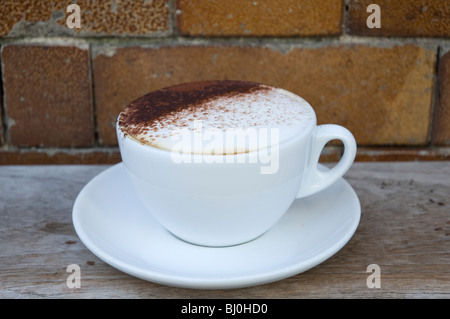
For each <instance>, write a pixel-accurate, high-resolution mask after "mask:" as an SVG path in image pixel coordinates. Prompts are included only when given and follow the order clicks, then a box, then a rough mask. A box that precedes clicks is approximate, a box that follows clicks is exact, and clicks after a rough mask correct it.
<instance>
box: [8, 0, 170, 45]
mask: <svg viewBox="0 0 450 319" xmlns="http://www.w3.org/2000/svg"><path fill="white" fill-rule="evenodd" d="M72 3H76V4H78V5H79V6H80V13H81V14H80V16H81V28H80V29H77V28H74V29H69V28H68V27H67V25H66V20H67V18H68V17H69V15H71V14H72V12H66V11H67V6H68V5H69V4H72ZM168 3H169V0H153V1H146V0H139V1H126V0H105V1H91V0H78V1H67V0H65V1H62V0H54V1H47V0H21V1H1V5H0V36H4V37H6V36H7V37H23V36H73V35H76V36H105V35H106V36H111V35H133V36H153V35H158V34H160V33H167V32H169V31H170V29H171V27H170V18H169V12H170V11H169V4H168Z"/></svg>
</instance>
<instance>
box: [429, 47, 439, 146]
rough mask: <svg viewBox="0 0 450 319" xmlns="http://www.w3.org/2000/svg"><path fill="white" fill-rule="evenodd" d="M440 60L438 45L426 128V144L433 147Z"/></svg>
mask: <svg viewBox="0 0 450 319" xmlns="http://www.w3.org/2000/svg"><path fill="white" fill-rule="evenodd" d="M440 59H441V47H440V46H439V45H438V46H437V49H436V61H435V64H434V77H433V87H432V95H431V101H430V103H431V107H430V119H429V127H428V144H429V145H430V146H433V132H434V124H435V113H436V110H437V108H438V104H439V103H440V92H439V63H440Z"/></svg>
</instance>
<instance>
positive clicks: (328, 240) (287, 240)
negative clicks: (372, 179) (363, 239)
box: [73, 163, 361, 289]
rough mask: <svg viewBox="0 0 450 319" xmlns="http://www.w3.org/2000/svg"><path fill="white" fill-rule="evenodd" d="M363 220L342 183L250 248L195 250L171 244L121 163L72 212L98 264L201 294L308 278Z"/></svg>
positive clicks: (308, 201) (300, 206) (303, 203)
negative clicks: (298, 276) (201, 291)
mask: <svg viewBox="0 0 450 319" xmlns="http://www.w3.org/2000/svg"><path fill="white" fill-rule="evenodd" d="M174 200H176V198H174ZM360 216H361V207H360V203H359V199H358V197H357V195H356V193H355V192H354V190H353V189H352V187H351V186H350V185H349V184H348V183H347V182H346V181H345V180H344V179H342V178H341V179H340V180H338V181H337V182H336V183H335V184H333V185H331V186H330V187H329V188H327V189H325V190H323V191H321V192H320V193H317V194H315V195H312V196H309V197H307V198H304V199H301V200H296V201H295V202H294V203H293V204H292V206H291V208H290V209H289V210H288V212H287V213H286V215H284V216H283V218H282V219H281V220H280V221H279V222H278V224H276V225H275V226H274V227H273V228H272V229H270V230H269V231H268V232H266V233H265V234H264V235H262V236H261V237H259V238H257V239H255V240H253V241H251V242H248V243H245V244H242V245H238V246H233V247H225V248H209V247H201V246H196V245H192V244H188V243H186V242H183V241H181V240H179V239H177V238H175V237H174V236H172V235H171V234H170V233H169V232H167V231H166V230H165V229H164V228H163V227H162V226H160V225H159V224H158V223H157V222H156V221H155V220H154V219H153V218H152V216H151V215H150V214H149V213H147V212H146V210H145V208H144V207H143V206H142V205H141V204H140V202H139V200H138V199H137V197H136V196H135V194H134V193H133V191H132V186H131V184H130V181H129V179H128V175H127V174H126V171H125V168H124V166H123V164H122V163H120V164H117V165H114V166H112V167H111V168H108V169H107V170H105V171H104V172H102V173H100V174H99V175H97V176H96V177H95V178H93V179H92V180H91V181H90V182H89V183H88V184H87V185H86V186H85V187H84V188H83V189H82V191H81V192H80V194H79V195H78V197H77V199H76V201H75V204H74V207H73V223H74V227H75V230H76V232H77V234H78V236H79V238H80V239H81V241H82V242H83V243H84V244H85V245H86V247H87V248H88V249H89V250H91V251H92V252H93V253H94V254H95V255H97V257H99V258H100V259H102V260H103V261H105V262H106V263H108V264H110V265H111V266H113V267H115V268H117V269H119V270H121V271H123V272H125V273H128V274H130V275H133V276H135V277H138V278H142V279H145V280H148V281H152V282H156V283H160V284H164V285H168V286H176V287H185V288H196V289H226V288H239V287H248V286H254V285H260V284H264V283H269V282H273V281H277V280H281V279H284V278H287V277H290V276H293V275H296V274H299V273H301V272H304V271H306V270H308V269H310V268H312V267H314V266H316V265H318V264H320V263H321V262H323V261H325V260H326V259H328V258H329V257H331V256H332V255H334V254H335V253H336V252H337V251H339V250H340V249H341V248H342V247H343V246H344V245H345V244H346V243H347V242H348V241H349V240H350V238H351V237H352V235H353V233H354V232H355V230H356V228H357V227H358V224H359V220H360Z"/></svg>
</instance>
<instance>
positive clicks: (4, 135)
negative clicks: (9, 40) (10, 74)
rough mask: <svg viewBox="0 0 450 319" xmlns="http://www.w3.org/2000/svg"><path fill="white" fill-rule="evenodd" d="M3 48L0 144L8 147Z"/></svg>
mask: <svg viewBox="0 0 450 319" xmlns="http://www.w3.org/2000/svg"><path fill="white" fill-rule="evenodd" d="M2 52H3V46H1V47H0V94H1V97H2V99H1V101H0V104H1V105H0V114H1V117H2V121H1V124H2V140H1V141H0V142H1V144H2V147H8V145H9V140H10V138H9V128H8V113H7V112H6V92H5V84H4V83H5V81H4V79H5V77H4V63H3V58H2V56H3V54H2Z"/></svg>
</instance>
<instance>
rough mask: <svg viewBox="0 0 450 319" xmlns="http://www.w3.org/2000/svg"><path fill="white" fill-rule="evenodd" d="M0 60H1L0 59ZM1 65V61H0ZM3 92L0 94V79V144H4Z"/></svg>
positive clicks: (0, 88) (0, 91)
mask: <svg viewBox="0 0 450 319" xmlns="http://www.w3.org/2000/svg"><path fill="white" fill-rule="evenodd" d="M0 62H1V61H0ZM0 65H1V63H0ZM2 113H3V94H2V85H1V80H0V145H2V144H4V142H5V141H4V137H3V117H2Z"/></svg>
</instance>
